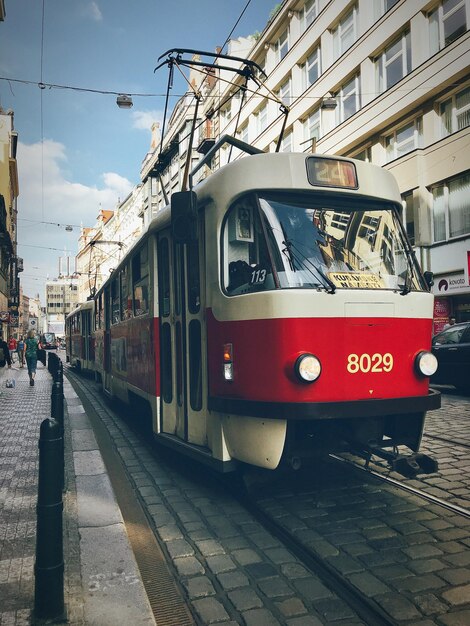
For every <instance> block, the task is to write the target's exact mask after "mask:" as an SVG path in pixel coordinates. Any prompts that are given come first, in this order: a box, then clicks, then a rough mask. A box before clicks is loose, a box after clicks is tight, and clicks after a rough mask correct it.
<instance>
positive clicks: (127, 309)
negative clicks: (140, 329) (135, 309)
mask: <svg viewBox="0 0 470 626" xmlns="http://www.w3.org/2000/svg"><path fill="white" fill-rule="evenodd" d="M119 274H120V277H121V319H122V320H128V319H130V318H131V317H132V292H131V289H130V287H131V286H130V281H129V268H128V266H127V265H125V266H124V267H123V268H122V269H121V271H120V272H119Z"/></svg>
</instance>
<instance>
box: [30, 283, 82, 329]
mask: <svg viewBox="0 0 470 626" xmlns="http://www.w3.org/2000/svg"><path fill="white" fill-rule="evenodd" d="M78 303H79V299H78V278H77V277H76V275H75V274H71V275H69V276H67V275H60V276H59V277H58V278H55V279H54V280H48V281H47V282H46V325H45V326H46V327H45V328H44V332H52V333H55V334H56V335H58V336H59V337H64V336H65V318H66V317H67V315H68V314H69V313H70V312H71V311H72V310H73V309H74V308H75V307H76V306H77V304H78ZM38 322H39V320H38Z"/></svg>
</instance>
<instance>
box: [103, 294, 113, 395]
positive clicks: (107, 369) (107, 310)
mask: <svg viewBox="0 0 470 626" xmlns="http://www.w3.org/2000/svg"><path fill="white" fill-rule="evenodd" d="M110 329H111V300H110V288H109V286H108V287H106V288H105V291H104V337H103V351H104V355H103V388H104V390H105V391H111V331H110Z"/></svg>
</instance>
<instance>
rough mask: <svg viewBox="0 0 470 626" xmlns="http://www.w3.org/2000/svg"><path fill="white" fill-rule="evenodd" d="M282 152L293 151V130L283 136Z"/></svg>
mask: <svg viewBox="0 0 470 626" xmlns="http://www.w3.org/2000/svg"><path fill="white" fill-rule="evenodd" d="M281 152H292V131H291V132H289V133H286V134H285V135H284V137H283V138H282V141H281Z"/></svg>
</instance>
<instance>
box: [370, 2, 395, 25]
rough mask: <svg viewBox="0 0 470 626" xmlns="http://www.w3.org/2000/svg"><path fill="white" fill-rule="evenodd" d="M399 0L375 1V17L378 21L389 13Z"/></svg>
mask: <svg viewBox="0 0 470 626" xmlns="http://www.w3.org/2000/svg"><path fill="white" fill-rule="evenodd" d="M397 2H398V0H374V16H375V19H376V20H378V19H380V18H381V17H382V15H383V14H384V13H386V12H387V11H389V10H390V9H391V8H392V7H393V5H394V4H396V3H397Z"/></svg>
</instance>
